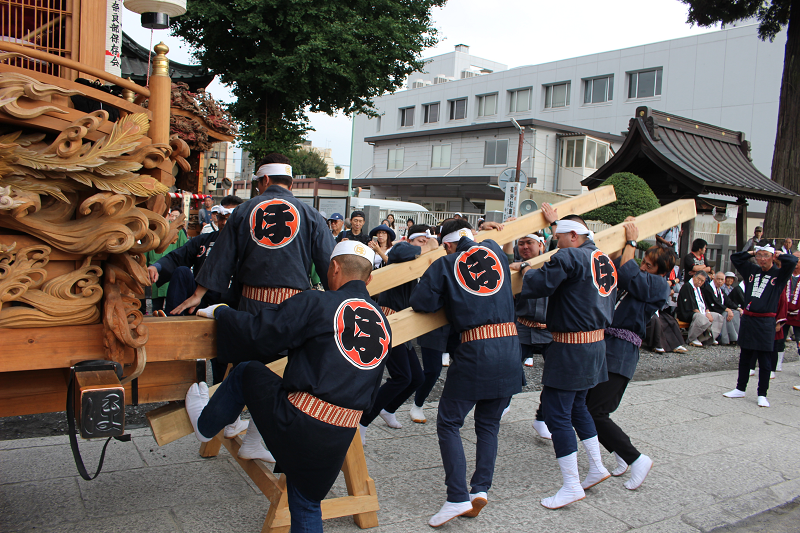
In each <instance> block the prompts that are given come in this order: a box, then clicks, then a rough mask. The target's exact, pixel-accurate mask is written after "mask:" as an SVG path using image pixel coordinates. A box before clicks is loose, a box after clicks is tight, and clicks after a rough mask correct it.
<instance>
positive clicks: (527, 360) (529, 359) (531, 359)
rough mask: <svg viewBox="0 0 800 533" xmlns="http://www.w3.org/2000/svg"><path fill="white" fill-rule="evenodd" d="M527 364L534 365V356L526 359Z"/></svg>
mask: <svg viewBox="0 0 800 533" xmlns="http://www.w3.org/2000/svg"><path fill="white" fill-rule="evenodd" d="M524 364H525V366H533V357H528V358H527V359H525V363H524Z"/></svg>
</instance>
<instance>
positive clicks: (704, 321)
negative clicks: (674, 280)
mask: <svg viewBox="0 0 800 533" xmlns="http://www.w3.org/2000/svg"><path fill="white" fill-rule="evenodd" d="M706 278H707V276H706V273H705V271H703V270H699V271H697V272H695V274H694V277H691V278H689V281H687V282H686V283H684V285H683V288H681V292H680V293H679V294H678V309H677V315H678V320H682V321H684V322H688V323H689V333H688V335H687V336H686V340H687V341H688V342H689V344H690V345H692V346H703V343H702V341H704V340H707V339H709V338H710V339H711V340H712V342H713V344H718V342H717V341H716V340H715V339H716V338H717V337H719V334H720V332H721V331H722V321H723V318H722V317H721V316H720V315H718V314H717V313H712V312H711V311H709V310H708V309H706V303H705V300H704V299H703V293H702V287H703V284H704V283H705V282H706Z"/></svg>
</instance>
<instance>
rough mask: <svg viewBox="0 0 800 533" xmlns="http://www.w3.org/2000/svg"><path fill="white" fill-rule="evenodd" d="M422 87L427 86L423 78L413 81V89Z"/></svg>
mask: <svg viewBox="0 0 800 533" xmlns="http://www.w3.org/2000/svg"><path fill="white" fill-rule="evenodd" d="M420 87H425V82H424V81H422V80H416V81H413V82H411V88H412V89H419V88H420Z"/></svg>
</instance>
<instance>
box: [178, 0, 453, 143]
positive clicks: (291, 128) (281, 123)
mask: <svg viewBox="0 0 800 533" xmlns="http://www.w3.org/2000/svg"><path fill="white" fill-rule="evenodd" d="M445 1H446V0H369V1H367V0H352V1H350V2H331V1H327V0H203V1H193V2H189V4H188V11H187V13H186V14H185V15H183V16H181V17H178V18H176V19H175V20H174V21H173V23H172V28H171V29H172V34H173V35H176V36H178V37H181V38H183V39H185V40H186V41H187V42H188V43H189V44H190V45H191V46H192V47H193V49H194V50H195V52H194V56H195V58H196V59H197V60H198V61H200V63H202V64H203V66H205V67H207V68H208V69H209V70H210V71H211V72H213V73H214V74H216V75H218V76H219V78H220V81H221V82H222V83H223V84H225V85H227V86H229V87H231V89H232V91H233V94H234V96H235V97H236V101H235V102H234V103H232V104H231V105H230V108H229V109H230V111H231V113H232V115H233V117H234V118H235V119H236V120H237V121H238V122H239V123H241V125H242V128H241V130H240V131H241V133H242V140H243V144H244V148H245V149H246V150H248V151H249V152H250V153H251V154H253V157H254V158H255V159H259V158H260V157H262V156H264V155H266V154H267V153H269V152H272V151H278V152H288V151H290V150H291V149H292V147H293V146H295V145H296V144H298V143H299V142H301V140H302V137H303V134H304V133H305V132H306V131H308V130H309V129H310V126H309V123H308V115H307V113H308V112H324V113H328V114H333V113H335V112H337V111H341V112H344V113H345V114H348V115H350V114H353V113H356V112H359V113H366V114H370V115H374V114H375V113H376V111H375V109H374V107H373V99H374V98H375V97H376V96H379V95H381V94H384V93H386V92H393V91H395V90H396V89H398V88H400V87H401V86H402V84H403V82H404V81H405V79H406V77H407V76H408V75H409V74H410V73H411V72H413V71H415V70H420V69H422V68H423V62H422V61H421V60H420V53H421V52H422V50H423V49H425V48H427V47H430V46H433V45H434V44H436V42H437V37H436V29H435V28H434V27H433V26H432V21H431V15H430V10H431V9H432V8H433V7H435V6H443V5H444V3H445Z"/></svg>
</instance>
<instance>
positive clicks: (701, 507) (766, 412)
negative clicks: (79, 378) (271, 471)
mask: <svg viewBox="0 0 800 533" xmlns="http://www.w3.org/2000/svg"><path fill="white" fill-rule="evenodd" d="M798 369H800V363H790V364H784V372H782V373H779V374H778V378H777V379H776V380H774V381H773V382H772V385H771V388H770V391H769V399H770V401H771V402H772V407H771V408H769V409H764V408H759V407H757V406H756V403H755V402H756V394H755V383H754V381H753V380H751V383H750V387H749V389H750V390H749V391H748V396H747V397H746V398H744V399H738V400H732V399H727V398H723V397H722V393H723V392H725V391H727V390H730V389H731V388H733V386H734V384H735V375H734V374H735V373H734V372H730V371H726V372H713V373H707V374H699V375H695V376H686V377H681V378H676V379H665V380H659V381H650V382H635V383H632V384H631V385H630V386H629V388H628V392H627V394H626V395H625V398H624V400H623V405H622V407H621V408H620V410H619V411H618V413H617V414H616V416H615V419H616V420H617V422H618V423H619V424H620V426H622V427H623V428H625V429H626V430H627V431H628V432H629V434H630V435H631V437H632V439H633V441H634V444H635V445H637V446H638V447H639V448H640V449H641V450H642V452H643V453H647V454H648V455H650V456H651V457H652V458H653V460H654V461H655V466H654V468H653V471H652V472H651V473H650V476H649V477H648V478H647V481H646V482H645V483H644V485H643V486H642V487H641V488H640V489H639V490H637V491H633V492H632V491H628V490H626V489H625V488H623V486H622V483H623V481H625V480H626V479H627V477H628V476H627V475H625V476H623V477H621V478H611V479H609V480H607V481H605V482H603V483H601V484H600V485H598V486H596V487H594V488H593V489H590V490H589V491H587V497H586V499H585V500H583V501H581V502H577V503H575V504H572V505H570V506H568V507H566V508H564V509H561V510H557V511H551V510H548V509H545V508H543V507H542V506H541V505H540V504H539V500H540V499H541V498H542V497H545V496H548V495H551V494H552V493H554V492H555V491H556V490H557V489H558V487H559V486H560V484H561V476H560V474H559V470H558V465H557V463H556V460H555V457H554V455H553V451H552V446H551V444H550V441H544V440H541V439H539V438H538V437H535V436H534V432H533V430H532V428H531V420H532V419H533V415H534V411H535V409H536V406H537V404H538V393H527V394H521V395H518V396H517V397H515V399H514V402H513V405H512V410H511V412H510V413H509V414H508V415H507V416H506V418H505V419H504V420H503V423H502V425H501V431H500V448H499V454H498V458H497V468H496V471H495V480H494V481H495V482H494V486H493V487H492V489H491V491H490V492H489V505H488V506H487V507H486V508H485V509H484V510H483V511H482V512H481V514H480V516H479V517H478V518H475V519H467V518H457V519H455V520H454V521H452V522H450V523H448V524H447V525H445V526H443V527H442V528H441V531H445V532H446V531H451V532H455V531H458V532H462V531H464V532H495V531H497V532H513V531H519V532H530V531H537V532H545V531H560V532H563V531H570V532H579V531H591V532H616V531H636V532H660V533H670V532H674V533H683V532H686V533H689V532H697V531H708V530H711V529H713V528H715V527H719V526H725V525H729V524H734V523H737V522H739V521H740V520H742V519H745V518H748V517H750V516H753V515H755V514H758V513H760V512H762V511H765V510H767V509H771V508H774V507H776V506H779V505H782V504H784V503H786V502H789V501H791V500H793V499H795V498H796V497H797V496H798V495H800V454H798V453H797V443H798V441H800V416H799V415H800V392H797V391H794V390H792V385H795V384H800V378H798ZM407 411H408V406H404V408H403V409H402V410H401V412H400V413H399V415H398V418H399V419H400V420H401V421H402V422H403V429H400V430H392V429H389V428H388V427H386V426H384V425H383V424H382V421H381V420H380V419H378V420H377V421H376V422H375V423H374V424H373V426H372V427H371V428H370V430H369V433H368V435H367V447H366V455H367V463H368V465H369V468H370V474H371V476H372V477H373V478H374V479H375V482H376V485H377V489H378V497H379V499H380V504H381V510H380V511H379V512H378V519H379V522H380V524H381V525H380V527H379V528H376V529H374V530H373V531H375V532H376V533H379V532H380V533H389V532H391V533H395V532H397V533H400V532H402V533H406V532H415V531H420V532H426V531H431V529H430V528H429V527H428V526H427V520H428V518H429V517H430V516H431V515H433V514H434V513H435V512H436V511H437V510H438V509H439V507H440V505H441V504H442V503H443V502H444V499H445V487H444V474H443V472H442V467H441V462H440V458H439V448H438V444H437V440H436V435H435V433H436V426H435V412H436V410H435V409H434V408H431V407H428V408H427V409H426V413H427V415H428V417H429V418H428V423H427V424H424V425H423V424H414V423H413V422H411V421H410V420H409V419H408V414H407ZM131 433H132V434H133V439H132V443H120V442H117V441H112V444H111V445H109V450H108V453H107V456H106V465H105V467H104V470H103V472H102V473H101V474H100V476H99V477H98V478H97V479H96V480H94V481H90V482H87V481H83V480H82V479H80V477H79V476H78V475H77V472H76V470H75V465H74V463H73V460H72V455H71V452H70V448H69V443H68V441H67V438H66V437H48V438H40V439H23V440H11V441H3V442H0V509H1V510H2V511H0V531H4V532H10V531H58V532H62V531H63V532H66V531H75V532H78V531H80V532H86V531H104V532H105V531H124V532H126V533H127V532H138V531H142V532H148V533H156V532H161V531H164V532H167V531H190V532H204V531H243V532H246V531H253V532H255V531H260V530H261V526H262V524H263V521H264V517H265V516H266V512H267V501H266V499H265V498H264V497H263V496H262V495H261V494H260V493H259V492H258V490H257V489H256V488H255V486H254V485H253V484H252V483H251V482H250V480H249V479H248V478H247V477H246V476H245V475H244V474H243V473H242V471H241V469H240V468H239V467H238V465H237V464H236V463H235V462H234V461H233V460H232V459H231V458H230V457H229V456H228V454H227V452H226V451H225V449H224V448H223V449H222V451H221V452H220V455H219V456H218V457H216V458H212V459H202V458H200V457H199V455H198V448H199V444H198V442H197V441H196V440H195V439H194V437H191V436H190V437H185V438H183V439H181V440H179V441H177V442H174V443H172V444H169V445H167V446H164V447H163V448H159V447H158V446H156V444H155V442H154V441H153V439H152V437H151V436H150V435H149V430H146V429H138V430H133V431H132V432H131ZM462 434H463V437H464V440H465V449H466V453H467V456H468V460H469V459H470V456H471V457H472V458H474V453H475V444H474V443H475V435H474V432H472V419H471V418H469V419H468V423H467V425H466V427H465V430H464V431H463V432H462ZM82 450H83V451H84V458H85V461H86V463H87V465H90V466H89V468H90V469H92V468H93V467H94V465H95V464H96V462H97V458H98V456H99V450H100V443H97V442H82ZM579 457H580V469H581V472H582V473H585V472H586V470H587V468H588V466H587V463H586V459H585V454H584V452H583V451H582V449H581V450H580V451H579ZM604 458H605V460H606V464H607V466H608V468H609V470H610V469H611V468H612V467H613V465H614V459H613V456H612V455H610V454H604ZM331 492H332V495H335V496H340V495H344V494H346V491H345V488H344V482H343V480H342V479H341V476H340V479H339V481H338V482H337V484H336V485H335V486H334V488H333V489H332V491H331ZM325 530H326V531H327V532H329V533H331V532H336V533H338V532H355V531H359V530H358V528H357V527H356V526H355V525H354V524H353V522H352V519H350V518H339V519H335V520H329V521H326V522H325Z"/></svg>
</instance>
